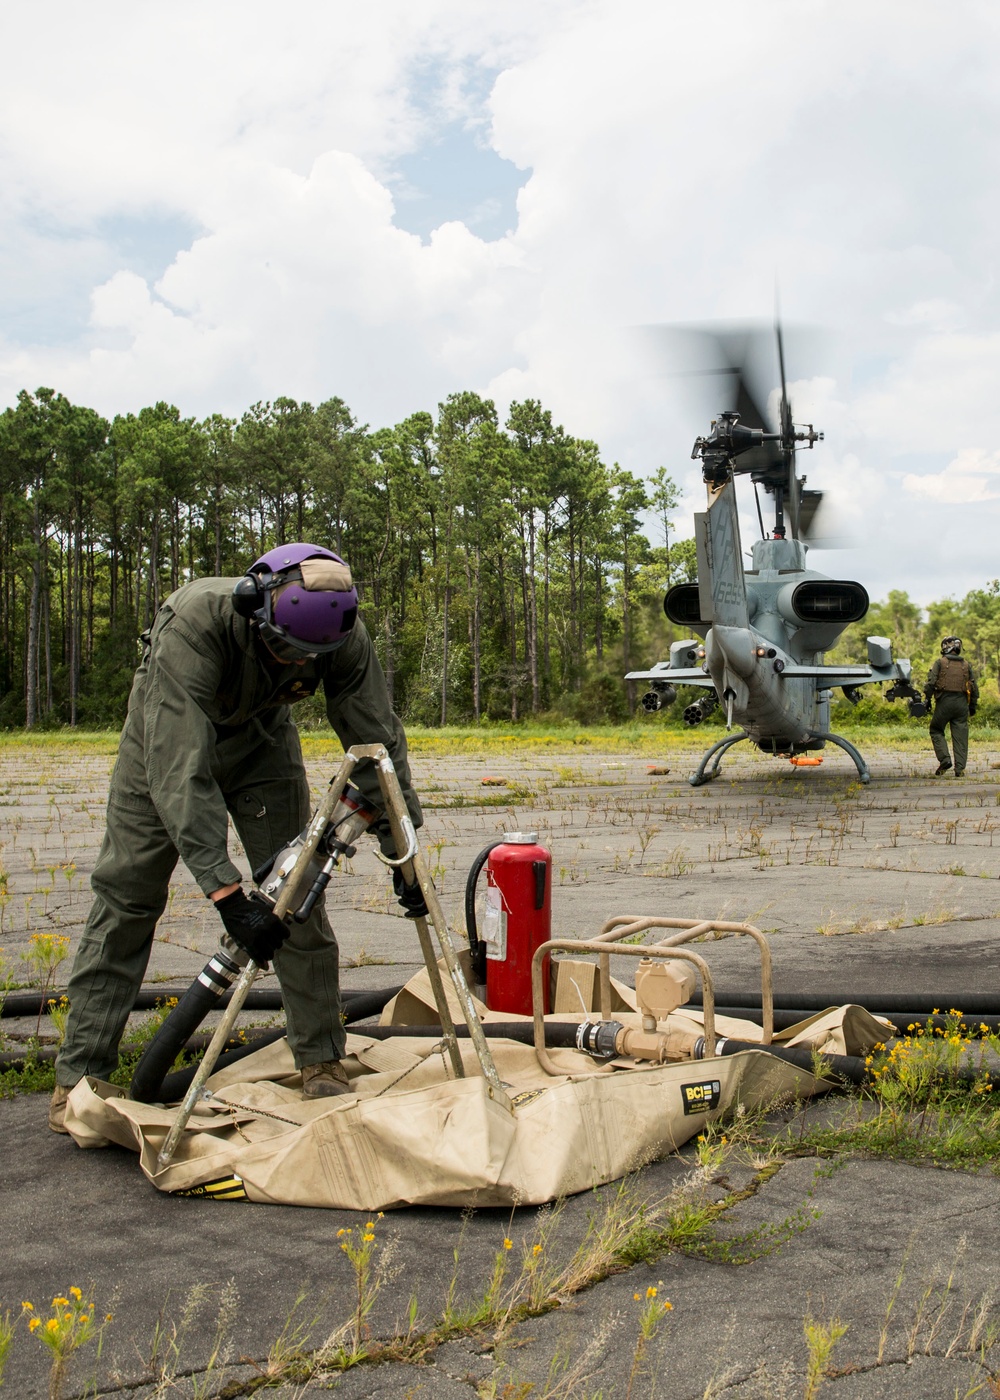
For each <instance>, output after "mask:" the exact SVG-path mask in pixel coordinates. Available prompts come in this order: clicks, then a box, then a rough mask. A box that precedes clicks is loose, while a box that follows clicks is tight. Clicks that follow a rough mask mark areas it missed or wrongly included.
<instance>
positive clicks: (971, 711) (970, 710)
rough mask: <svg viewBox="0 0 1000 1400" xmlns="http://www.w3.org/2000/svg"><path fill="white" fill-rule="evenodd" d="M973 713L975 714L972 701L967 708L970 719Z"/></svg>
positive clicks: (974, 705) (974, 703)
mask: <svg viewBox="0 0 1000 1400" xmlns="http://www.w3.org/2000/svg"><path fill="white" fill-rule="evenodd" d="M975 713H976V702H975V701H973V702H972V703H971V704H970V706H969V718H970V719H971V718H972V716H973V715H974V714H975Z"/></svg>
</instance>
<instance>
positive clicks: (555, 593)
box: [0, 389, 1000, 728]
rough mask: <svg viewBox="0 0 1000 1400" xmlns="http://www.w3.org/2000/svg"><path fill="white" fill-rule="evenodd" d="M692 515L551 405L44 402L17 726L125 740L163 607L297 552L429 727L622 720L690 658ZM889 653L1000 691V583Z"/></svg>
mask: <svg viewBox="0 0 1000 1400" xmlns="http://www.w3.org/2000/svg"><path fill="white" fill-rule="evenodd" d="M678 499H679V492H678V490H677V487H676V484H675V483H674V481H673V480H672V479H671V477H670V476H669V475H668V474H667V473H666V471H665V470H664V469H663V468H662V467H661V468H659V470H658V471H657V472H656V473H655V474H654V475H653V477H652V479H651V480H649V481H642V480H640V479H639V478H637V477H636V476H634V475H633V474H632V473H630V472H628V471H625V470H623V469H622V468H621V467H619V466H618V465H617V464H610V465H608V464H606V463H605V462H604V461H603V460H602V457H601V452H600V449H599V447H598V445H597V444H596V443H594V442H591V441H589V440H586V439H584V438H577V437H574V436H572V435H571V434H570V433H568V432H567V431H566V430H565V429H564V428H562V427H561V426H559V425H557V424H555V423H554V422H553V420H552V415H551V413H550V412H549V411H548V410H546V409H545V408H543V406H542V405H541V404H540V403H538V402H537V401H535V400H531V399H529V400H525V401H524V402H522V403H514V404H512V405H511V407H510V410H509V413H508V414H507V417H506V419H505V421H503V422H502V423H501V421H500V417H499V415H498V413H497V409H496V406H495V404H493V403H492V402H491V401H490V400H489V399H484V398H481V397H480V396H479V395H477V394H474V393H469V392H465V393H456V394H452V395H450V396H449V397H448V398H447V399H446V400H445V401H444V402H443V403H441V404H439V405H438V407H437V412H436V414H431V413H429V412H419V413H414V414H412V415H411V416H410V417H408V418H406V419H405V420H404V421H403V422H401V423H398V424H396V425H395V426H394V427H383V428H375V429H372V428H370V427H368V426H366V425H362V424H360V423H359V422H358V421H357V420H356V418H355V417H354V415H353V414H352V413H351V411H350V409H349V408H348V406H347V405H346V404H345V403H344V402H343V400H341V399H338V398H332V399H329V400H327V401H326V402H324V403H321V404H318V405H317V406H315V407H314V406H313V405H312V404H309V403H298V402H296V401H295V400H293V399H290V398H278V399H275V400H274V401H273V402H270V403H256V404H254V405H252V407H250V408H249V409H247V411H246V412H245V413H244V414H243V415H242V417H241V418H240V419H239V420H236V419H232V418H226V417H223V416H221V415H218V414H215V415H212V416H211V417H209V418H206V419H205V420H204V421H202V422H198V421H196V420H195V419H193V418H183V417H182V416H181V414H180V412H179V411H178V410H177V409H176V408H175V407H173V406H171V405H170V404H167V403H157V404H155V405H153V406H151V407H148V408H144V409H142V410H141V411H140V412H139V413H137V414H123V415H119V416H118V417H116V418H114V420H113V421H110V422H109V421H108V420H107V419H105V418H103V417H102V416H101V415H100V414H98V413H96V412H95V411H94V410H93V409H90V408H85V407H80V406H78V405H75V404H72V403H70V402H69V400H68V399H66V398H65V397H64V396H63V395H62V394H59V393H57V392H56V391H54V390H52V389H38V390H37V391H36V392H35V393H34V394H31V393H28V392H27V391H24V392H22V393H21V394H19V395H18V398H17V403H16V404H15V405H14V406H13V407H11V408H8V409H6V410H5V411H4V412H3V413H2V414H0V589H2V594H0V597H2V607H0V726H2V727H5V728H10V727H15V726H22V725H26V726H28V727H37V726H57V725H63V724H69V725H86V726H104V725H116V724H118V723H119V722H120V721H121V720H122V718H123V716H124V712H125V705H126V701H127V698H128V690H129V686H130V684H131V676H132V671H133V668H134V666H135V663H136V659H137V656H138V648H137V638H138V636H139V634H140V633H141V632H142V631H143V630H144V629H145V628H146V627H148V626H149V624H150V623H151V621H152V619H153V616H154V614H155V612H156V610H157V608H158V607H159V606H160V604H161V602H162V601H163V599H164V598H165V597H167V596H168V595H169V594H170V593H171V592H172V591H173V590H174V589H176V588H178V587H180V586H181V585H182V584H183V583H185V582H186V581H187V580H189V579H192V578H196V577H200V576H203V575H206V574H217V575H232V576H239V575H240V574H242V573H243V571H244V570H245V568H246V566H247V565H248V564H249V563H251V562H252V561H253V560H254V559H255V558H257V557H258V556H259V555H261V554H263V553H264V552H265V551H266V550H268V549H270V548H272V547H273V546H274V545H276V544H281V543H284V542H285V541H288V540H293V539H310V540H315V541H316V542H318V543H323V544H326V545H328V546H330V547H332V548H333V549H335V550H336V551H337V552H338V553H340V554H342V555H343V556H344V557H345V558H346V559H347V560H348V561H349V562H350V564H351V567H352V569H353V571H354V575H355V578H356V580H357V583H358V588H359V593H360V597H361V603H362V609H363V616H364V619H365V622H366V624H367V626H368V628H369V630H370V632H371V633H372V636H373V638H374V639H375V644H376V646H377V648H378V651H379V655H380V657H381V660H382V663H383V666H384V668H385V672H386V678H387V680H388V684H389V688H390V692H391V694H392V697H393V702H394V704H395V705H396V707H397V709H398V710H399V711H400V712H401V713H402V714H403V716H404V717H405V718H406V719H408V720H410V721H411V722H420V723H425V724H441V723H448V722H451V723H463V722H470V721H471V722H478V721H480V720H505V721H506V720H518V719H523V718H527V717H531V716H535V717H537V716H553V717H564V718H566V719H572V720H575V721H578V722H587V721H602V720H603V721H606V720H616V719H624V718H626V717H627V715H628V714H629V712H630V710H633V709H634V707H635V702H636V696H635V695H634V694H632V695H630V694H629V693H628V689H627V687H626V686H625V685H624V684H623V682H622V679H621V678H622V675H623V673H624V672H625V671H626V670H628V669H630V668H633V667H638V666H641V665H644V664H647V663H650V662H652V661H654V660H657V659H660V658H661V657H663V656H665V655H666V654H667V649H668V647H669V643H670V641H671V640H674V639H675V631H674V629H671V627H670V625H669V624H668V623H667V621H666V619H665V617H664V615H663V611H662V607H661V603H662V597H663V592H664V589H665V587H666V586H667V585H668V584H669V583H671V582H676V581H678V580H684V579H692V578H694V576H695V568H696V566H695V559H694V546H693V542H692V541H691V540H682V541H676V540H675V539H674V537H673V512H674V511H675V509H676V507H677V504H678ZM650 536H652V537H653V538H652V539H651V538H650ZM872 632H875V633H880V634H884V635H887V636H889V637H890V638H891V639H892V640H893V643H894V646H895V649H896V654H897V655H900V656H911V657H912V659H913V661H914V672H915V675H916V677H917V679H918V681H922V679H923V674H924V672H925V670H926V667H927V665H928V664H929V662H930V660H931V659H932V657H933V655H934V654H936V651H937V644H938V639H939V638H940V636H941V635H942V634H943V633H944V632H957V633H958V634H959V635H962V636H963V637H964V638H965V641H966V649H967V654H968V655H969V656H970V658H971V659H973V661H974V664H978V666H979V668H980V672H981V674H983V675H984V676H986V675H988V676H995V675H996V674H997V672H998V671H1000V584H998V583H997V582H996V581H994V582H993V583H992V584H990V585H989V586H988V587H986V588H984V589H980V590H975V591H974V592H972V593H970V594H969V595H968V596H967V597H966V598H965V599H963V600H962V601H961V602H955V601H953V600H945V601H944V602H941V603H935V604H933V605H932V606H931V608H930V610H929V615H928V617H927V618H926V620H925V619H924V617H923V614H922V612H921V609H920V608H919V607H918V606H917V605H916V604H914V603H912V602H911V601H910V599H909V598H908V597H907V596H906V594H905V593H891V594H890V595H889V599H888V600H887V602H886V603H884V604H876V605H874V606H873V608H872V610H871V611H870V613H869V615H868V617H867V618H866V619H865V621H864V622H863V623H860V624H858V625H857V626H855V627H854V628H852V629H849V631H848V633H847V634H845V637H844V639H843V640H842V642H841V644H840V647H839V648H838V653H836V655H837V656H843V657H844V658H847V657H850V658H851V659H861V658H862V657H863V656H864V638H865V636H867V635H868V634H869V633H872ZM681 707H682V706H678V707H676V709H677V715H674V716H672V717H666V716H665V718H668V719H669V718H674V719H676V718H678V717H679V711H680V708H681ZM897 708H899V707H897Z"/></svg>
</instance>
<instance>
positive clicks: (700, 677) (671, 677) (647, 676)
mask: <svg viewBox="0 0 1000 1400" xmlns="http://www.w3.org/2000/svg"><path fill="white" fill-rule="evenodd" d="M625 679H626V680H627V681H669V682H670V684H671V685H704V686H708V687H709V688H710V689H711V688H713V687H714V685H715V682H714V681H713V680H712V677H711V676H710V675H708V674H707V673H706V672H705V671H703V670H702V669H701V667H700V666H697V667H696V666H689V667H687V668H685V669H684V670H676V671H672V670H671V669H670V667H669V666H666V665H663V666H657V667H654V669H653V670H652V671H629V673H628V675H627V676H626V677H625Z"/></svg>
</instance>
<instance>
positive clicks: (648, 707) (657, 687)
mask: <svg viewBox="0 0 1000 1400" xmlns="http://www.w3.org/2000/svg"><path fill="white" fill-rule="evenodd" d="M676 699H677V691H676V690H675V688H674V687H673V686H672V685H670V684H669V682H663V683H662V684H661V683H659V682H654V684H653V685H652V686H651V688H650V689H649V690H647V691H646V693H645V695H644V696H643V697H642V701H641V703H642V708H643V709H644V710H645V711H646V713H647V714H649V715H655V714H656V712H657V710H662V709H663V707H664V706H665V705H672V704H673V703H674V701H675V700H676Z"/></svg>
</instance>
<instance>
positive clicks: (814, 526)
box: [796, 490, 823, 540]
mask: <svg viewBox="0 0 1000 1400" xmlns="http://www.w3.org/2000/svg"><path fill="white" fill-rule="evenodd" d="M798 498H799V499H798V507H799V529H798V532H797V536H796V538H798V539H803V540H809V539H810V538H812V537H814V536H816V535H817V534H818V533H819V525H820V519H821V516H822V510H821V506H822V504H823V492H822V491H809V490H800V491H798Z"/></svg>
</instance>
